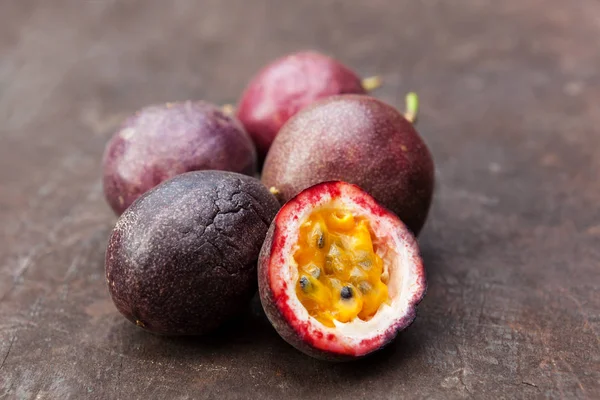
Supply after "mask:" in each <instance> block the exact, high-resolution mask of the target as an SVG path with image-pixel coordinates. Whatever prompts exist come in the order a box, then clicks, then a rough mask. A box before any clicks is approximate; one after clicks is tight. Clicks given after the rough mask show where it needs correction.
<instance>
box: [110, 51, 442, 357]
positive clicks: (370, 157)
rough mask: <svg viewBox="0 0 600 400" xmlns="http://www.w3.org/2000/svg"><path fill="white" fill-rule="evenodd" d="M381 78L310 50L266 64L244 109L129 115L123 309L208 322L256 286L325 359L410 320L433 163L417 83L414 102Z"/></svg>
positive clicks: (118, 151) (173, 325)
mask: <svg viewBox="0 0 600 400" xmlns="http://www.w3.org/2000/svg"><path fill="white" fill-rule="evenodd" d="M377 85H378V82H377V79H376V78H369V79H364V80H361V78H360V77H359V76H358V75H357V74H356V73H354V72H353V71H352V70H350V69H349V68H347V67H346V66H344V65H342V64H341V63H340V62H338V61H336V60H334V59H332V58H330V57H328V56H325V55H322V54H319V53H315V52H301V53H295V54H291V55H288V56H286V57H283V58H281V59H278V60H276V61H274V62H273V63H271V64H270V65H268V66H266V67H265V68H264V69H263V70H262V71H261V72H259V73H258V75H257V76H256V77H255V78H254V79H253V80H252V81H251V82H250V84H249V86H248V87H247V89H246V90H245V92H244V93H243V94H242V96H241V99H240V100H239V103H238V105H237V107H236V109H235V110H233V107H231V106H230V107H218V106H216V105H212V104H210V103H207V102H202V101H186V102H178V103H167V104H164V105H156V106H150V107H146V108H144V109H142V110H140V111H138V112H137V113H135V114H134V115H133V116H131V117H130V118H129V119H127V120H126V121H125V122H124V123H123V125H122V126H121V127H120V128H119V130H118V131H117V132H116V133H115V134H114V136H113V137H112V139H111V140H110V141H109V142H108V144H107V146H106V150H105V153H104V159H103V172H104V175H103V179H104V181H103V183H104V192H105V195H106V199H107V201H108V203H109V204H110V206H111V207H112V208H113V210H114V211H115V213H116V214H117V215H119V216H120V217H119V219H118V221H117V223H116V226H115V228H114V230H113V232H112V235H111V237H110V240H109V244H108V248H107V251H106V280H107V284H108V289H109V292H110V294H111V296H112V299H113V301H114V303H115V305H116V307H117V308H118V310H119V311H120V312H121V313H122V314H123V315H124V316H125V317H126V318H127V319H129V320H130V321H131V322H133V323H134V324H136V325H137V326H139V327H141V328H143V329H145V330H147V331H150V332H153V333H156V334H162V335H199V334H205V333H207V332H210V331H213V330H214V329H216V328H217V327H219V326H220V325H221V324H222V323H223V322H224V321H226V320H228V319H229V318H231V317H233V316H235V315H237V314H239V313H240V312H242V311H243V310H244V309H245V308H246V306H247V305H248V303H249V301H250V300H251V298H252V297H253V296H254V294H255V293H256V290H257V287H258V290H259V294H260V300H261V303H262V306H263V308H264V310H265V313H266V315H267V317H268V319H269V321H270V322H271V323H272V325H273V327H274V328H275V329H276V330H277V332H278V333H279V334H280V335H281V337H282V338H283V339H285V340H286V341H287V342H289V343H290V344H292V345H293V346H295V347H296V348H297V349H298V350H300V351H302V352H304V353H306V354H309V355H311V356H314V357H318V358H322V359H328V360H351V359H355V358H358V357H361V356H365V355H367V354H369V353H372V352H374V351H376V350H378V349H380V348H382V347H383V346H385V345H386V344H387V343H389V342H390V341H391V340H392V339H393V338H394V337H395V336H396V334H397V333H398V332H399V331H401V330H403V329H404V328H406V327H408V326H409V325H410V324H411V322H412V321H413V320H414V318H415V312H416V306H417V304H418V303H419V302H420V301H421V299H422V298H423V295H424V294H425V290H426V281H425V270H424V268H423V263H422V260H421V258H420V255H419V250H418V246H417V242H416V240H415V236H416V235H418V233H419V231H420V230H421V228H422V227H423V224H424V223H425V219H426V217H427V213H428V210H429V206H430V203H431V198H432V194H433V186H434V164H433V160H432V157H431V154H430V153H429V150H428V149H427V146H426V145H425V143H424V142H423V140H422V138H421V137H420V136H419V134H418V133H417V132H416V130H415V128H414V126H413V124H414V122H415V118H416V111H417V101H416V100H417V99H416V96H415V95H414V94H410V95H409V96H407V111H406V113H404V114H403V113H400V112H398V111H397V110H396V109H395V108H394V107H392V106H390V105H388V104H386V103H384V102H382V101H380V100H378V99H376V98H374V97H371V96H370V95H369V94H368V93H369V91H370V90H371V89H373V88H374V87H376V86H377ZM259 178H260V179H259Z"/></svg>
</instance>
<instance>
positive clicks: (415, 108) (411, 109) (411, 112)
mask: <svg viewBox="0 0 600 400" xmlns="http://www.w3.org/2000/svg"><path fill="white" fill-rule="evenodd" d="M418 114H419V96H417V94H416V93H415V92H410V93H408V94H407V95H406V111H405V112H404V118H406V119H407V120H408V122H410V123H411V124H415V123H416V122H417V116H418Z"/></svg>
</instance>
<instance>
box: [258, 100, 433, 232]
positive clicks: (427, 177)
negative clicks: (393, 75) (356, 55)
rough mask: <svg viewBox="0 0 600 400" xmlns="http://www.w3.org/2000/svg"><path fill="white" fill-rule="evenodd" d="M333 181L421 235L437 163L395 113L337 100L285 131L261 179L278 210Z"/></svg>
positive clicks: (369, 103)
mask: <svg viewBox="0 0 600 400" xmlns="http://www.w3.org/2000/svg"><path fill="white" fill-rule="evenodd" d="M330 180H342V181H346V182H350V183H354V184H356V185H358V186H360V187H361V188H363V189H364V190H366V191H367V192H369V193H370V194H371V195H372V196H373V197H375V198H376V199H377V201H379V202H381V203H382V204H383V205H384V206H385V207H387V208H389V209H390V210H392V211H393V212H394V213H396V214H397V215H398V217H399V218H400V219H401V220H402V222H404V223H405V224H406V225H407V226H408V227H409V229H410V230H411V231H412V232H413V233H414V234H415V235H418V233H419V232H420V230H421V228H422V227H423V224H424V223H425V220H426V218H427V213H428V211H429V206H430V204H431V198H432V195H433V186H434V165H433V159H432V158H431V154H430V153H429V150H428V149H427V146H426V145H425V143H424V142H423V140H422V139H421V137H420V136H419V134H418V133H417V131H416V130H415V128H414V127H413V125H412V123H410V122H409V121H408V120H406V119H405V118H404V116H402V114H400V113H399V112H398V111H397V110H396V109H395V108H393V107H392V106H390V105H387V104H385V103H384V102H382V101H380V100H377V99H374V98H373V97H370V96H357V95H343V96H334V97H330V98H328V99H325V100H321V101H318V102H316V103H314V104H313V105H312V106H310V107H307V108H306V109H304V110H303V111H301V112H299V113H298V114H296V116H294V117H293V118H291V119H290V120H289V121H288V122H287V124H285V125H284V127H283V128H282V129H281V131H280V132H279V134H278V135H277V138H276V140H275V141H274V142H273V145H272V147H271V150H270V151H269V154H268V156H267V159H266V160H265V165H264V168H263V175H262V181H263V183H264V184H265V185H266V186H267V187H270V188H273V191H274V192H275V193H278V194H277V195H278V197H279V199H280V201H281V202H286V201H288V200H289V199H291V198H292V197H294V196H295V195H296V194H298V193H299V192H300V191H301V190H303V189H305V188H307V187H310V186H311V185H314V184H317V183H319V182H325V181H330Z"/></svg>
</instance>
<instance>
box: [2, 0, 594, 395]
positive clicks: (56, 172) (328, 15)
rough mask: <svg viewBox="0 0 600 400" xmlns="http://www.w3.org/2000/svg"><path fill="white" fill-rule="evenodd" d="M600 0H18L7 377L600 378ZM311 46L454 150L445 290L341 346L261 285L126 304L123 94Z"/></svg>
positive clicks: (537, 385) (369, 386) (11, 7)
mask: <svg viewBox="0 0 600 400" xmlns="http://www.w3.org/2000/svg"><path fill="white" fill-rule="evenodd" d="M598 15H600V2H598V1H597V0H577V1H564V0H529V1H523V0H504V1H496V0H460V1H441V0H420V1H411V0H369V1H359V0H355V1H349V0H339V1H329V0H328V1H325V0H322V1H317V0H315V1H309V0H294V1H282V0H264V1H263V0H260V1H259V0H253V1H249V0H232V1H223V0H211V1H203V2H193V1H191V0H177V1H175V0H173V1H169V2H163V1H159V0H156V1H153V0H148V1H142V0H136V1H134V0H122V1H116V0H87V1H83V0H72V1H67V0H64V1H63V0H55V1H44V0H2V2H1V4H0V140H1V142H0V221H1V224H0V398H1V399H5V398H6V399H12V398H24V399H34V398H40V399H69V398H70V399H82V398H99V399H118V398H121V399H135V398H167V399H187V398H248V397H259V398H263V399H271V398H272V399H279V398H294V397H306V398H332V399H336V398H339V399H351V398H367V397H368V398H371V397H373V398H390V399H392V398H398V397H403V396H405V397H407V398H439V399H445V398H463V397H464V398H467V397H473V398H544V397H548V398H561V397H563V398H576V397H577V398H586V397H587V398H600V351H599V346H600V339H599V333H600V295H599V289H600V246H599V245H598V243H599V240H600V208H599V207H598V204H599V203H600V186H599V185H598V178H597V177H598V171H600V135H599V134H598V126H600V112H599V105H598V104H599V103H600V76H599V75H598V66H599V65H600V52H599V51H598V49H599V47H598V37H600V23H599V20H598ZM304 48H316V49H320V50H324V51H328V52H330V53H333V54H335V55H337V56H338V57H339V58H341V59H342V60H343V61H345V62H347V63H349V64H350V65H352V66H354V67H356V69H357V70H358V71H360V72H361V73H362V74H364V75H370V74H374V73H380V74H381V75H382V76H383V78H384V80H385V83H386V85H385V87H384V88H383V89H381V90H380V91H379V92H378V95H379V96H380V97H381V98H383V99H384V100H387V101H389V102H392V103H395V104H398V105H402V101H403V94H404V93H405V92H406V91H407V90H409V89H415V90H417V91H418V92H419V93H420V95H421V100H422V111H423V112H422V114H421V121H420V123H419V130H420V132H421V133H422V134H423V136H424V137H425V139H426V141H427V142H428V144H429V145H430V148H431V150H432V152H433V154H434V156H435V159H436V163H437V176H438V185H437V192H436V199H435V202H434V206H433V211H432V214H431V218H430V220H429V222H428V224H427V225H426V228H425V230H424V231H423V234H422V236H421V244H422V250H423V253H424V259H425V262H426V266H427V268H428V274H429V282H430V286H429V293H428V295H427V296H426V298H425V300H424V302H423V303H422V305H421V307H420V308H419V316H418V318H417V321H416V322H415V324H414V325H413V326H412V327H411V328H410V329H409V330H408V331H406V332H405V333H403V334H401V335H400V337H399V339H398V340H397V342H396V343H395V344H394V345H393V346H392V347H391V348H389V349H388V350H386V351H384V352H382V353H380V354H378V355H376V356H374V357H372V358H370V359H367V360H364V361H361V362H358V363H354V364H342V365H331V364H327V363H323V362H319V361H316V360H313V359H310V358H307V357H306V356H304V355H302V354H301V353H299V352H297V351H295V350H294V349H293V348H291V347H290V346H288V345H287V344H286V343H285V342H283V341H282V340H281V339H280V338H279V337H278V336H277V334H276V333H275V332H274V330H273V329H272V328H271V326H270V325H269V323H268V322H267V321H266V319H265V317H264V316H263V314H262V313H261V311H260V308H259V306H258V305H257V304H254V305H253V308H252V310H251V311H249V312H248V313H247V315H246V316H245V317H244V318H243V319H242V320H240V321H237V322H235V323H232V324H231V325H230V326H228V327H227V328H225V329H224V330H223V331H222V332H220V333H219V334H217V335H214V336H212V337H209V338H204V339H164V338H159V337H154V336H152V335H149V334H147V333H144V332H142V331H141V330H139V329H137V328H136V327H135V326H133V325H132V324H130V323H129V322H127V321H126V320H125V319H124V318H123V317H121V316H120V315H119V314H118V313H117V311H116V310H115V308H114V307H113V305H112V303H111V301H110V299H109V297H108V294H107V291H106V288H105V283H104V277H103V273H104V271H103V268H104V267H103V253H104V247H105V244H106V240H107V236H108V234H109V231H110V229H111V226H112V225H113V224H114V222H115V218H114V216H113V215H112V213H111V211H110V209H109V207H108V206H107V205H106V204H105V202H104V199H103V197H102V191H101V185H100V170H99V164H100V157H101V153H102V150H103V146H104V144H105V142H106V141H107V140H108V138H109V136H110V134H111V131H113V130H114V129H115V127H116V126H117V124H118V123H119V122H120V121H121V119H122V118H123V116H124V115H126V114H128V113H131V112H133V111H135V110H136V109H138V108H140V107H142V106H144V105H146V104H149V103H156V102H163V101H168V100H181V99H187V98H202V99H209V100H211V101H214V102H216V103H224V102H232V101H235V98H236V96H237V94H238V93H239V92H240V91H241V90H242V88H243V86H244V84H245V82H246V81H247V80H248V79H249V78H250V76H251V75H252V74H253V73H254V72H255V71H256V70H257V69H258V68H259V67H260V66H261V65H263V64H264V63H265V62H267V61H268V60H271V59H272V58H274V57H276V56H279V55H281V54H283V53H285V52H288V51H292V50H297V49H304Z"/></svg>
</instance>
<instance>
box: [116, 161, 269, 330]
mask: <svg viewBox="0 0 600 400" xmlns="http://www.w3.org/2000/svg"><path fill="white" fill-rule="evenodd" d="M278 208H279V204H278V203H277V200H276V199H275V198H274V197H273V195H272V194H270V193H269V191H268V190H267V189H266V188H265V187H264V186H263V185H262V184H261V183H260V181H259V180H257V179H255V178H252V177H249V176H245V175H241V174H237V173H232V172H225V171H196V172H188V173H185V174H182V175H178V176H176V177H175V178H173V179H171V180H168V181H166V182H164V183H162V184H160V185H158V186H156V187H155V188H154V189H152V190H150V191H149V192H146V194H144V195H142V196H141V197H140V198H139V199H138V200H136V201H135V202H134V203H133V204H132V205H131V207H129V208H128V209H127V210H126V211H125V212H124V213H123V215H121V217H120V218H119V220H118V221H117V224H116V226H115V228H114V230H113V232H112V235H111V237H110V241H109V244H108V248H107V251H106V281H107V283H108V289H109V292H110V294H111V296H112V299H113V301H114V303H115V305H116V307H117V309H118V310H119V311H120V312H121V313H122V314H123V315H124V316H125V317H126V318H127V319H128V320H130V321H131V322H133V323H135V324H136V325H137V326H139V327H142V328H144V329H146V330H148V331H151V332H153V333H157V334H162V335H197V334H203V333H207V332H209V331H211V330H213V329H215V328H216V327H218V326H219V325H220V324H221V323H223V322H224V321H225V320H227V319H229V318H230V317H232V316H234V315H235V314H237V313H239V312H240V311H241V310H243V308H244V307H245V306H246V305H247V304H248V302H249V301H250V299H251V297H252V296H253V295H254V293H256V287H257V278H256V263H257V260H258V255H259V252H260V248H261V245H262V243H263V240H264V238H265V235H266V233H267V229H268V227H269V223H270V222H271V220H272V218H273V217H274V216H275V214H276V213H277V210H278Z"/></svg>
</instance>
